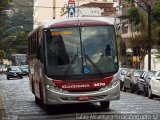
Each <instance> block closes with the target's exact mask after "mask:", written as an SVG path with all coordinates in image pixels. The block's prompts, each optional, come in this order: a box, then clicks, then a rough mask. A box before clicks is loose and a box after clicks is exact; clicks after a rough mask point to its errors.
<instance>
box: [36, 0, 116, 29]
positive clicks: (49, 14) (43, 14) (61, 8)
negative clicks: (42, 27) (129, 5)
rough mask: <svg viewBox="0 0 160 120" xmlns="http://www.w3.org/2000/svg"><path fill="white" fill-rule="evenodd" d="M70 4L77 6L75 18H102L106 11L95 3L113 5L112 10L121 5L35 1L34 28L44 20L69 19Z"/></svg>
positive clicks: (83, 0)
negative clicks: (88, 16)
mask: <svg viewBox="0 0 160 120" xmlns="http://www.w3.org/2000/svg"><path fill="white" fill-rule="evenodd" d="M69 2H74V4H75V6H74V7H75V11H74V12H75V15H74V16H87V15H90V16H101V15H102V13H103V12H104V10H106V9H105V8H101V9H100V8H99V7H98V6H97V5H96V6H95V4H94V3H97V4H98V5H101V6H103V5H102V4H103V3H104V4H106V3H108V4H112V8H110V9H114V8H116V7H117V6H118V4H119V0H47V2H46V1H45V0H34V12H33V18H34V28H36V27H37V26H38V25H39V24H40V23H41V22H42V21H44V20H48V19H56V18H60V17H68V5H69ZM89 3H91V4H94V6H91V5H90V4H89ZM82 6H83V8H82ZM113 7H114V8H113ZM108 9H109V8H108ZM84 11H87V12H84Z"/></svg>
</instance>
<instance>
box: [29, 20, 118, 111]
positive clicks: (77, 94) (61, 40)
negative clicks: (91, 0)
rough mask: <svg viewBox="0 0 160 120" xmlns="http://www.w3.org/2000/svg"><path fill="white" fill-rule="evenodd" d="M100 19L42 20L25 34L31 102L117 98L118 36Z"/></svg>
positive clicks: (102, 102) (105, 103)
mask: <svg viewBox="0 0 160 120" xmlns="http://www.w3.org/2000/svg"><path fill="white" fill-rule="evenodd" d="M111 22H112V21H110V20H108V19H107V18H103V17H74V18H63V19H62V18H61V19H53V20H48V21H44V22H43V23H42V24H41V25H39V27H37V28H36V29H35V30H33V31H32V32H31V33H30V34H29V35H28V64H29V80H30V88H31V91H32V93H33V94H34V95H35V101H36V102H41V103H43V104H44V105H45V106H46V107H48V105H54V104H72V103H85V102H90V103H92V102H100V105H101V106H102V107H104V108H109V105H110V101H112V100H118V99H119V98H120V81H119V79H118V76H119V73H118V69H119V66H118V65H119V64H118V52H117V45H116V35H115V28H114V25H113V24H112V23H111Z"/></svg>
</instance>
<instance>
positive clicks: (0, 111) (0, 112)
mask: <svg viewBox="0 0 160 120" xmlns="http://www.w3.org/2000/svg"><path fill="white" fill-rule="evenodd" d="M1 79H2V78H1V75H0V80H1ZM4 113H5V110H4V107H3V100H2V97H1V90H0V120H3V117H2V116H4Z"/></svg>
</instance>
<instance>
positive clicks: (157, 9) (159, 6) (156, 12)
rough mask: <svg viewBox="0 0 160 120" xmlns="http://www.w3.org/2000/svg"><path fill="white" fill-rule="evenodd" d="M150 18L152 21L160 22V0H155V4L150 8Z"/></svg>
mask: <svg viewBox="0 0 160 120" xmlns="http://www.w3.org/2000/svg"><path fill="white" fill-rule="evenodd" d="M152 18H153V20H154V21H156V22H158V23H159V24H160V0H157V2H156V4H155V6H154V7H153V9H152Z"/></svg>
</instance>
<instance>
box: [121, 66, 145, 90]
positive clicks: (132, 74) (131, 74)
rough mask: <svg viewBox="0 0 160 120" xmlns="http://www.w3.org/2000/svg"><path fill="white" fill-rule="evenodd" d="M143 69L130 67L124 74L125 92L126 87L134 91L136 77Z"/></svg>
mask: <svg viewBox="0 0 160 120" xmlns="http://www.w3.org/2000/svg"><path fill="white" fill-rule="evenodd" d="M143 72H144V71H143V70H139V69H130V70H129V71H128V72H127V74H126V76H124V82H123V88H122V90H123V91H124V92H125V91H126V89H130V90H131V92H132V93H133V92H135V91H136V89H137V78H138V77H139V76H140V75H141V74H142V73H143Z"/></svg>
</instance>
